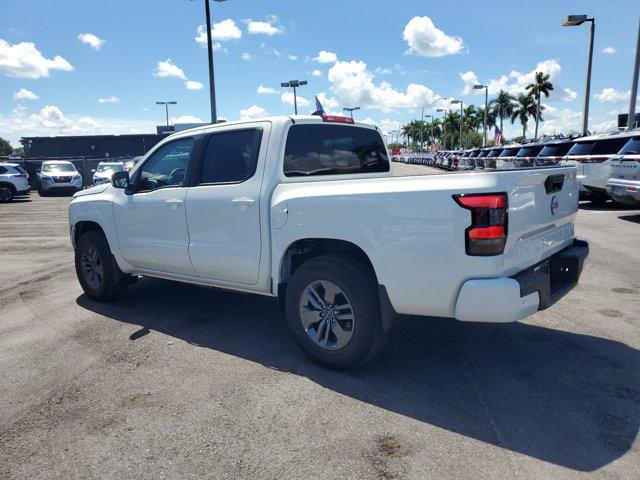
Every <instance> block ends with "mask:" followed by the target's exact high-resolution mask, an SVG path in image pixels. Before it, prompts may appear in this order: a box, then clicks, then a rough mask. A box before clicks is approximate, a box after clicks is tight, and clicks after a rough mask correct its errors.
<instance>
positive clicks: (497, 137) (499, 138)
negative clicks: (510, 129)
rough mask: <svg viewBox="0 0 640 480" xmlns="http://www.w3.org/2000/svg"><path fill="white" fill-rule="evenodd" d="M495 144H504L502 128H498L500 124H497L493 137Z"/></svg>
mask: <svg viewBox="0 0 640 480" xmlns="http://www.w3.org/2000/svg"><path fill="white" fill-rule="evenodd" d="M493 144H494V145H496V146H497V145H502V130H500V128H498V126H497V125H496V133H495V135H494V137H493Z"/></svg>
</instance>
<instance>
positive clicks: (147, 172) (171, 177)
mask: <svg viewBox="0 0 640 480" xmlns="http://www.w3.org/2000/svg"><path fill="white" fill-rule="evenodd" d="M193 142H194V139H193V138H181V139H180V140H176V141H175V142H171V143H167V144H166V145H163V146H162V147H160V149H159V150H158V151H156V152H155V153H154V154H153V155H151V157H150V158H149V159H148V160H147V161H146V162H144V164H143V165H142V168H141V171H140V190H155V189H157V188H160V187H167V186H178V185H182V182H183V181H184V175H185V173H186V171H187V163H188V162H189V155H191V149H192V148H193Z"/></svg>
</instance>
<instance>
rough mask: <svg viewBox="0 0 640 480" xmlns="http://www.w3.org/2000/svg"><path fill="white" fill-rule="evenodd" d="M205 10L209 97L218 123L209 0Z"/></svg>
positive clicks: (220, 0)
mask: <svg viewBox="0 0 640 480" xmlns="http://www.w3.org/2000/svg"><path fill="white" fill-rule="evenodd" d="M214 1H216V2H224V0H214ZM204 10H205V14H206V17H207V52H208V55H209V99H210V101H211V123H214V124H215V123H218V111H217V109H216V84H215V80H214V75H213V42H212V41H211V7H210V5H209V0H204Z"/></svg>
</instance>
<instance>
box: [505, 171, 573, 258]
mask: <svg viewBox="0 0 640 480" xmlns="http://www.w3.org/2000/svg"><path fill="white" fill-rule="evenodd" d="M500 175H501V180H502V181H503V182H504V185H505V189H506V191H507V194H508V236H507V244H506V246H505V253H504V261H505V267H506V269H507V270H509V269H516V270H521V269H524V268H527V267H529V266H531V265H534V264H535V263H537V262H539V261H541V260H544V259H545V258H547V257H548V256H550V255H552V254H553V253H555V252H557V251H559V250H561V249H562V248H564V247H565V246H567V245H569V244H570V243H571V242H572V241H573V237H574V225H573V224H574V220H575V215H576V213H577V211H578V182H577V180H576V174H575V169H573V168H560V167H556V168H546V169H545V168H535V169H529V170H513V171H506V172H501V173H500Z"/></svg>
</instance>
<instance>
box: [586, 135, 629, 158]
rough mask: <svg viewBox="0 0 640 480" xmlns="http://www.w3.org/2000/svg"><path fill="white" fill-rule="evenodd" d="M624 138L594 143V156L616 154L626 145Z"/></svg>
mask: <svg viewBox="0 0 640 480" xmlns="http://www.w3.org/2000/svg"><path fill="white" fill-rule="evenodd" d="M626 140H627V139H626V138H624V137H622V138H609V139H607V140H601V141H599V142H597V143H596V146H595V148H594V149H593V154H594V155H609V154H614V153H618V152H619V151H620V149H621V148H622V147H623V146H624V144H625V143H626Z"/></svg>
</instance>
